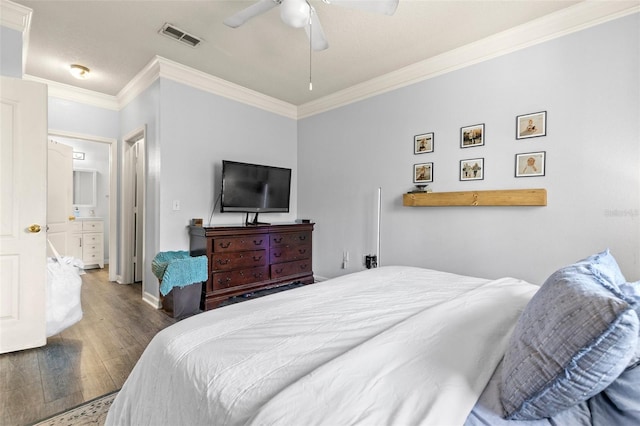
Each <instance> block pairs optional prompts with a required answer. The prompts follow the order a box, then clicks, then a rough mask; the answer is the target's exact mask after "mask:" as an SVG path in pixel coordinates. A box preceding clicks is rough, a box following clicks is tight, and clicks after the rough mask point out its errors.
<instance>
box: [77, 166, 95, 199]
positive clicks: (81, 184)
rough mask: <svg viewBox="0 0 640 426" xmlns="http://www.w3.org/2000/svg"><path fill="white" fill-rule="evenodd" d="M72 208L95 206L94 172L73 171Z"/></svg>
mask: <svg viewBox="0 0 640 426" xmlns="http://www.w3.org/2000/svg"><path fill="white" fill-rule="evenodd" d="M73 206H74V207H95V206H96V171H95V170H81V169H75V170H74V171H73Z"/></svg>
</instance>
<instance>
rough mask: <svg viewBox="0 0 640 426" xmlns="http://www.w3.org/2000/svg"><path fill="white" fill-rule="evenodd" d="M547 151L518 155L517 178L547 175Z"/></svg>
mask: <svg viewBox="0 0 640 426" xmlns="http://www.w3.org/2000/svg"><path fill="white" fill-rule="evenodd" d="M546 156H547V153H546V151H538V152H523V153H520V154H516V177H533V176H544V175H545V168H546V167H545V163H546Z"/></svg>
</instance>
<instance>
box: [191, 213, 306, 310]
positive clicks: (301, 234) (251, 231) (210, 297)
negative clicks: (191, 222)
mask: <svg viewBox="0 0 640 426" xmlns="http://www.w3.org/2000/svg"><path fill="white" fill-rule="evenodd" d="M313 225H314V224H313V223H301V224H298V223H295V224H277V225H275V224H274V225H262V226H213V227H206V226H205V227H199V226H190V227H189V235H190V241H191V242H190V253H191V255H192V256H201V255H206V256H207V259H208V261H209V262H208V263H209V279H208V280H207V282H206V283H205V285H204V286H203V289H202V300H201V305H202V309H204V310H210V309H214V308H216V307H217V306H218V304H219V303H220V302H222V301H224V300H226V299H227V298H229V297H232V296H237V295H240V294H244V293H250V292H253V291H256V290H262V289H265V288H270V287H277V286H281V285H285V284H290V283H293V282H301V283H305V284H310V283H313V270H312V256H311V254H312V253H311V251H312V250H311V246H312V245H311V239H312V233H313Z"/></svg>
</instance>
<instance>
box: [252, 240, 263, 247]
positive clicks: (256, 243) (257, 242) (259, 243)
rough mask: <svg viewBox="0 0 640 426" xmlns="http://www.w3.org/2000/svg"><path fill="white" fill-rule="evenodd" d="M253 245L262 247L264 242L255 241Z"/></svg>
mask: <svg viewBox="0 0 640 426" xmlns="http://www.w3.org/2000/svg"><path fill="white" fill-rule="evenodd" d="M253 244H254V245H256V246H259V245H262V240H260V241H256V240H253Z"/></svg>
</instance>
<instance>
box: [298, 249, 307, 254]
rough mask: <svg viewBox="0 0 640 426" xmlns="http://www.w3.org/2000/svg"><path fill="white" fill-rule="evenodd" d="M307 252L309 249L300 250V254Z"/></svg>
mask: <svg viewBox="0 0 640 426" xmlns="http://www.w3.org/2000/svg"><path fill="white" fill-rule="evenodd" d="M306 252H307V249H298V253H300V254H305V253H306Z"/></svg>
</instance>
